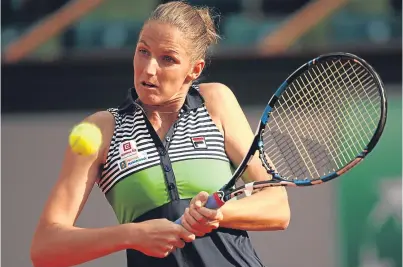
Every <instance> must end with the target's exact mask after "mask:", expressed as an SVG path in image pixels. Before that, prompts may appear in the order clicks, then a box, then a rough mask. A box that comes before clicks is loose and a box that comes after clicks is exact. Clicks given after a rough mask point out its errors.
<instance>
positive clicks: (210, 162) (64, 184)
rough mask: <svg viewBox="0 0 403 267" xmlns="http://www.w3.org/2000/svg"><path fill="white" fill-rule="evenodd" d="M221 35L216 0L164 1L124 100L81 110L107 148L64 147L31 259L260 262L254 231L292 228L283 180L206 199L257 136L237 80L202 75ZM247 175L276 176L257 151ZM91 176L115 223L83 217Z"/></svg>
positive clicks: (142, 41)
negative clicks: (83, 221)
mask: <svg viewBox="0 0 403 267" xmlns="http://www.w3.org/2000/svg"><path fill="white" fill-rule="evenodd" d="M217 40H218V35H217V33H216V31H215V27H214V23H213V20H212V18H211V16H210V11H209V10H208V9H206V8H199V7H194V6H191V5H189V4H187V3H184V2H179V1H178V2H169V3H166V4H162V5H159V6H158V7H157V8H156V10H155V11H154V12H153V13H152V15H151V16H150V18H149V19H148V20H147V21H146V22H145V24H144V26H143V29H142V31H141V33H140V35H139V39H138V43H137V45H136V50H135V53H134V60H133V66H134V87H133V88H131V89H130V90H129V92H128V96H127V99H126V101H124V103H123V104H121V105H120V106H119V107H116V108H110V109H108V110H106V111H101V112H97V113H95V114H93V115H91V116H89V117H87V118H85V119H84V121H87V122H91V123H94V124H96V125H98V126H99V127H100V129H101V131H102V133H103V145H102V147H101V149H100V150H99V152H98V153H97V154H96V155H93V156H80V155H77V154H74V153H73V152H72V151H71V149H70V148H67V149H66V152H65V158H64V162H63V166H62V169H61V172H60V177H59V179H58V181H57V183H56V185H55V187H54V188H53V190H52V192H51V194H50V196H49V199H48V201H47V204H46V206H45V208H44V211H43V214H42V215H41V218H40V222H39V224H38V227H37V230H36V232H35V235H34V238H33V243H32V248H31V258H32V261H33V264H34V266H36V267H50V266H52V267H54V266H59V267H61V266H73V265H77V264H80V263H84V262H87V261H91V260H94V259H97V258H100V257H103V256H105V255H108V254H110V253H113V252H117V251H120V250H126V252H127V264H128V266H131V267H134V266H148V267H153V266H161V267H162V266H164V267H165V266H170V267H174V266H180V267H185V266H200V267H201V266H220V267H225V266H253V267H256V266H263V264H262V262H261V260H260V259H259V257H258V256H257V254H256V253H255V251H254V248H253V246H252V244H251V241H250V239H249V237H248V234H247V232H246V231H248V230H249V231H274V230H283V229H285V228H287V226H288V223H289V219H290V209H289V205H288V198H287V194H286V191H285V189H284V188H268V189H265V190H263V191H261V192H259V193H256V194H254V195H252V196H250V197H246V198H242V199H238V200H232V201H229V202H228V203H227V204H226V205H224V206H223V207H222V208H220V209H218V210H211V209H207V208H205V207H203V205H204V204H205V202H206V199H207V196H208V194H210V193H212V192H214V191H215V190H217V189H219V188H220V187H221V186H222V185H223V184H224V183H225V181H227V180H228V179H229V178H230V177H231V174H232V171H233V169H234V167H236V166H237V165H238V164H239V163H240V161H241V160H242V158H243V157H244V155H245V154H246V153H247V150H248V148H249V145H250V143H251V141H252V139H253V133H252V131H251V128H250V126H249V124H248V122H247V120H246V117H245V115H244V113H243V112H242V110H241V108H240V106H239V104H238V102H237V100H236V98H235V96H234V95H233V93H232V92H231V90H230V89H229V88H228V87H226V86H225V85H223V84H220V83H206V84H198V83H197V82H196V80H197V79H198V78H199V77H200V75H201V73H202V71H203V69H204V67H205V58H206V53H207V49H208V47H209V46H210V45H212V44H214V43H216V42H217ZM243 178H244V180H245V182H249V181H252V180H263V179H267V173H266V171H265V170H264V168H263V167H262V166H261V163H260V160H259V159H257V158H256V159H254V160H252V162H251V165H250V167H249V168H248V169H247V173H246V174H245V175H244V177H243ZM94 184H97V186H98V187H99V188H100V190H101V191H102V192H103V193H104V194H105V196H106V199H107V201H108V202H109V204H110V205H111V206H112V208H113V210H114V211H115V213H116V216H117V219H118V221H119V224H118V225H116V226H111V227H105V228H97V229H95V228H93V229H86V228H80V227H77V226H75V222H76V219H77V217H78V216H79V214H80V212H81V210H82V208H83V206H84V205H85V203H86V200H87V198H88V195H89V194H90V192H91V189H92V188H93V185H94ZM181 216H183V217H182V224H181V225H179V224H176V223H175V220H176V219H178V218H180V217H181Z"/></svg>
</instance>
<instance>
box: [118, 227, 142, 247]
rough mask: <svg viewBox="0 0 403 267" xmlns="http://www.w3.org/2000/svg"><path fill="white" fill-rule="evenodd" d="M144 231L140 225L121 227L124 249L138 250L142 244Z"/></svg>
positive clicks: (120, 233)
mask: <svg viewBox="0 0 403 267" xmlns="http://www.w3.org/2000/svg"><path fill="white" fill-rule="evenodd" d="M142 232H143V231H142V229H141V227H140V225H139V224H138V223H125V224H121V225H120V231H119V236H120V240H121V242H120V244H121V246H122V249H137V248H138V247H139V246H140V244H141V237H142Z"/></svg>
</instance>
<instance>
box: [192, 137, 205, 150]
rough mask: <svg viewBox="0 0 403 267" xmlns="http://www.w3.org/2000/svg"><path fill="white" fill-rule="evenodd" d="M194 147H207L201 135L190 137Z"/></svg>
mask: <svg viewBox="0 0 403 267" xmlns="http://www.w3.org/2000/svg"><path fill="white" fill-rule="evenodd" d="M191 139H192V143H193V146H194V148H207V144H206V140H205V139H204V137H203V136H198V137H191Z"/></svg>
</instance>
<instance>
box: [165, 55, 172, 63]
mask: <svg viewBox="0 0 403 267" xmlns="http://www.w3.org/2000/svg"><path fill="white" fill-rule="evenodd" d="M162 59H163V60H164V61H166V62H170V63H175V59H174V58H173V57H170V56H163V57H162Z"/></svg>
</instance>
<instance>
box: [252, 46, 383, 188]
mask: <svg viewBox="0 0 403 267" xmlns="http://www.w3.org/2000/svg"><path fill="white" fill-rule="evenodd" d="M386 118H387V98H386V94H385V90H384V85H383V83H382V80H381V79H380V77H379V75H378V74H377V73H376V71H375V70H374V68H373V67H372V66H370V65H369V64H368V63H367V62H366V61H365V60H363V59H361V58H359V57H358V56H356V55H353V54H350V53H343V52H339V53H331V54H325V55H322V56H319V57H317V58H315V59H313V60H310V61H309V62H307V63H305V64H304V65H302V66H301V67H300V68H298V69H297V70H296V71H294V73H292V74H291V75H290V76H289V77H288V78H287V80H285V81H284V82H283V84H281V86H280V87H279V88H278V89H277V91H276V92H275V94H274V95H273V97H272V98H271V99H270V101H269V103H268V105H267V106H266V108H265V110H264V112H263V114H262V116H261V121H260V125H259V127H258V132H259V135H258V136H259V138H258V139H259V141H258V146H259V154H260V158H261V160H262V164H263V166H264V167H265V168H266V170H267V172H268V173H270V174H273V179H274V181H272V182H271V184H272V185H274V184H275V183H277V184H279V185H287V186H289V185H291V186H309V185H315V184H320V183H323V182H326V181H330V180H332V179H334V178H336V177H339V176H340V175H342V174H344V173H345V172H347V171H348V170H350V169H351V168H353V167H354V166H356V165H357V164H358V163H359V162H361V161H362V159H364V158H365V157H366V156H367V155H368V154H369V153H370V152H371V151H372V150H373V148H374V147H375V146H376V144H377V143H378V141H379V138H380V137H381V135H382V133H383V130H384V127H385V124H386Z"/></svg>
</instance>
